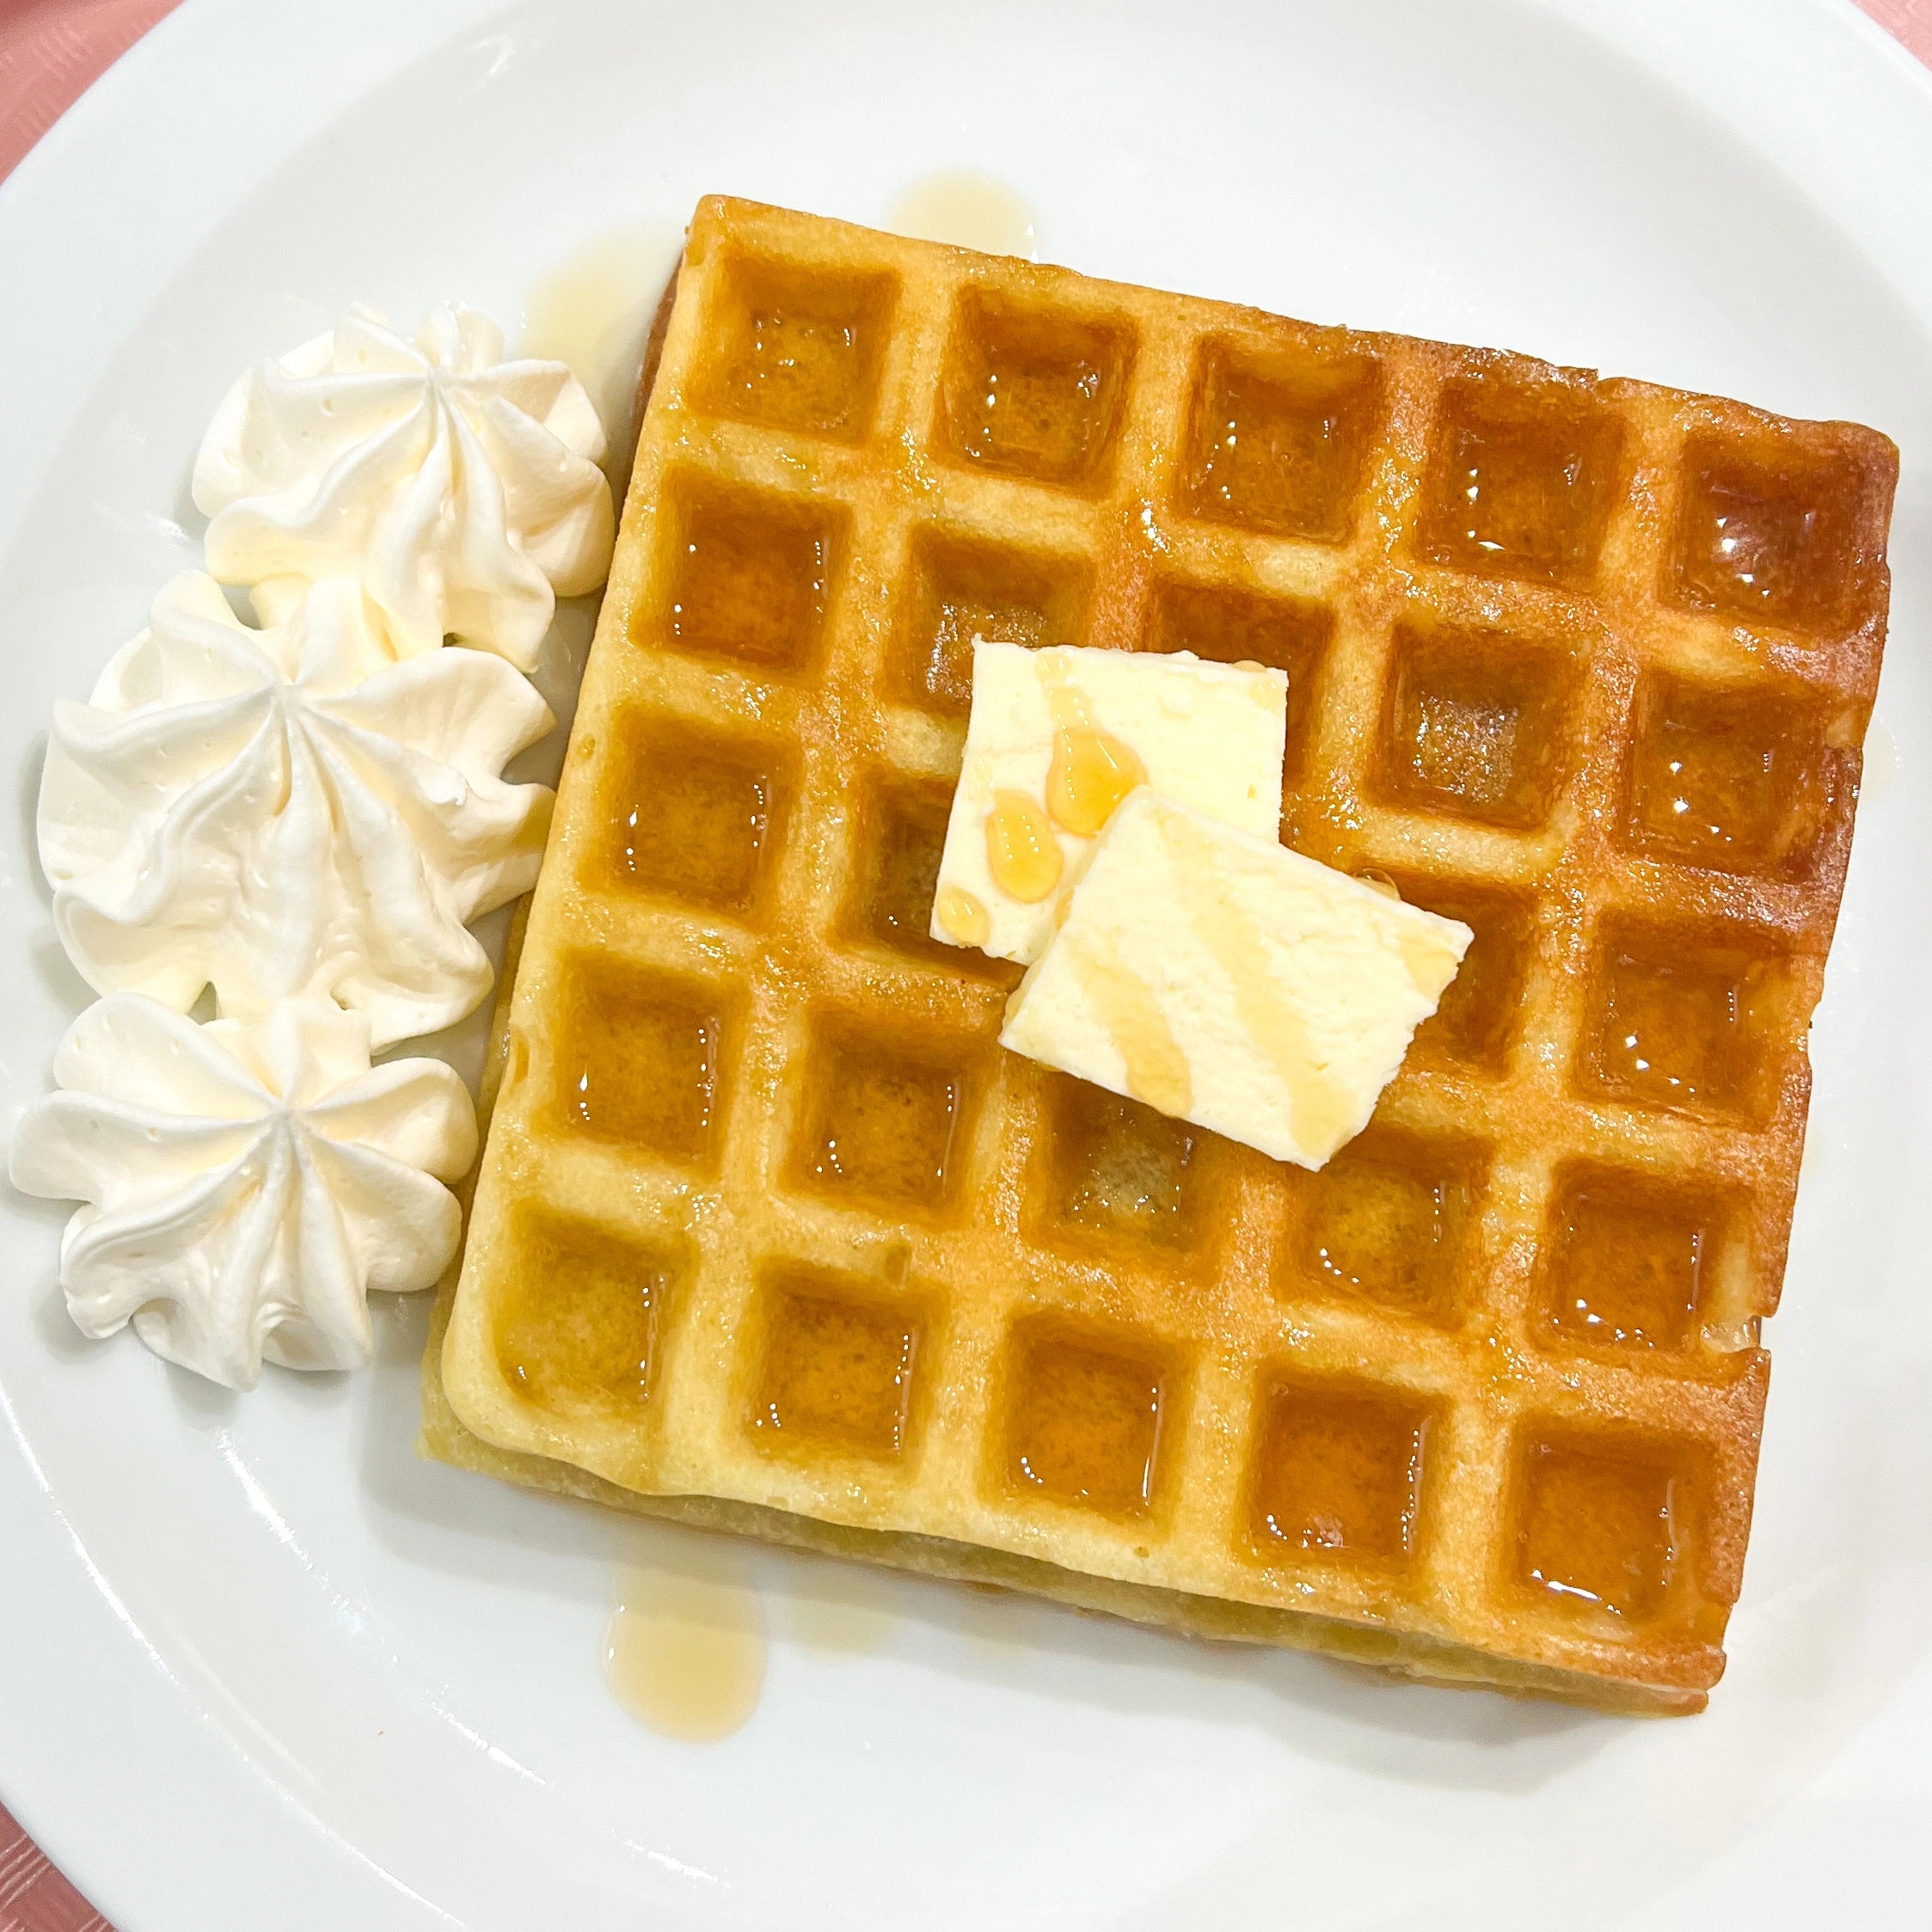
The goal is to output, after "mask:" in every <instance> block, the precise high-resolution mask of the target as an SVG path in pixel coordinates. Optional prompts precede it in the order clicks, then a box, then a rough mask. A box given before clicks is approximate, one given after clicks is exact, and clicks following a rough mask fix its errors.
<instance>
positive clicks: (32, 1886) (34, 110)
mask: <svg viewBox="0 0 1932 1932" xmlns="http://www.w3.org/2000/svg"><path fill="white" fill-rule="evenodd" d="M177 3H178V0H0V181H3V180H5V178H6V177H7V176H8V175H10V174H11V173H12V172H13V170H14V169H15V166H16V165H17V164H18V163H19V161H20V159H21V156H22V155H24V154H25V153H26V152H27V150H28V149H29V148H31V147H32V146H33V145H34V143H35V142H36V141H38V140H39V139H40V137H41V136H42V135H43V134H45V133H46V131H47V130H48V129H49V128H50V127H52V126H53V124H54V123H55V122H56V121H57V120H59V119H60V117H61V115H62V114H64V113H65V112H66V111H67V109H68V107H70V106H71V105H72V103H73V102H74V101H77V100H78V99H79V98H80V96H81V95H83V93H84V92H85V91H86V90H87V89H88V88H89V86H90V85H91V84H92V83H94V81H95V79H96V77H99V76H100V75H101V74H102V73H105V72H106V71H107V69H108V68H109V67H110V66H111V65H113V63H114V62H115V61H116V60H118V59H119V58H120V56H121V55H122V54H124V53H125V52H126V51H127V50H128V48H130V47H131V46H133V45H134V43H135V42H136V41H137V40H139V39H140V38H141V36H142V35H143V34H145V33H146V32H147V30H148V29H149V28H150V27H152V26H153V25H154V23H155V22H156V21H157V20H159V19H160V18H161V17H162V16H163V15H164V14H168V13H172V12H173V11H174V9H175V6H176V4H177ZM1858 4H1859V5H1860V6H1861V7H1862V8H1863V9H1865V11H1866V12H1867V13H1868V14H1869V15H1871V16H1872V18H1873V19H1874V20H1875V21H1878V23H1879V24H1880V26H1881V27H1884V28H1888V29H1889V30H1890V31H1891V32H1892V33H1893V34H1897V35H1898V38H1899V39H1900V40H1903V41H1904V44H1905V45H1906V46H1908V47H1910V48H1911V50H1912V52H1914V53H1916V54H1917V56H1918V57H1919V58H1920V59H1921V60H1923V61H1925V62H1927V63H1928V64H1932V0H1858ZM0 1932H113V1928H112V1927H111V1926H109V1925H108V1923H107V1920H106V1919H104V1918H102V1917H101V1915H100V1913H99V1912H97V1911H95V1910H94V1908H93V1907H92V1906H91V1905H89V1904H88V1902H87V1901H86V1900H85V1899H84V1898H82V1897H81V1895H80V1893H79V1892H77V1891H75V1889H74V1888H73V1886H71V1885H69V1884H68V1882H67V1881H66V1880H64V1878H62V1877H61V1875H60V1874H59V1873H58V1872H57V1871H55V1870H54V1868H53V1867H52V1866H51V1865H50V1864H48V1862H47V1861H46V1859H45V1858H44V1857H42V1856H41V1855H40V1848H39V1847H38V1846H37V1845H35V1843H34V1841H33V1840H32V1839H31V1838H29V1837H28V1835H27V1834H26V1833H25V1832H24V1831H21V1828H20V1827H19V1825H16V1824H15V1822H14V1820H13V1816H12V1814H11V1813H10V1812H8V1811H7V1809H6V1808H5V1806H0Z"/></svg>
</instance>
